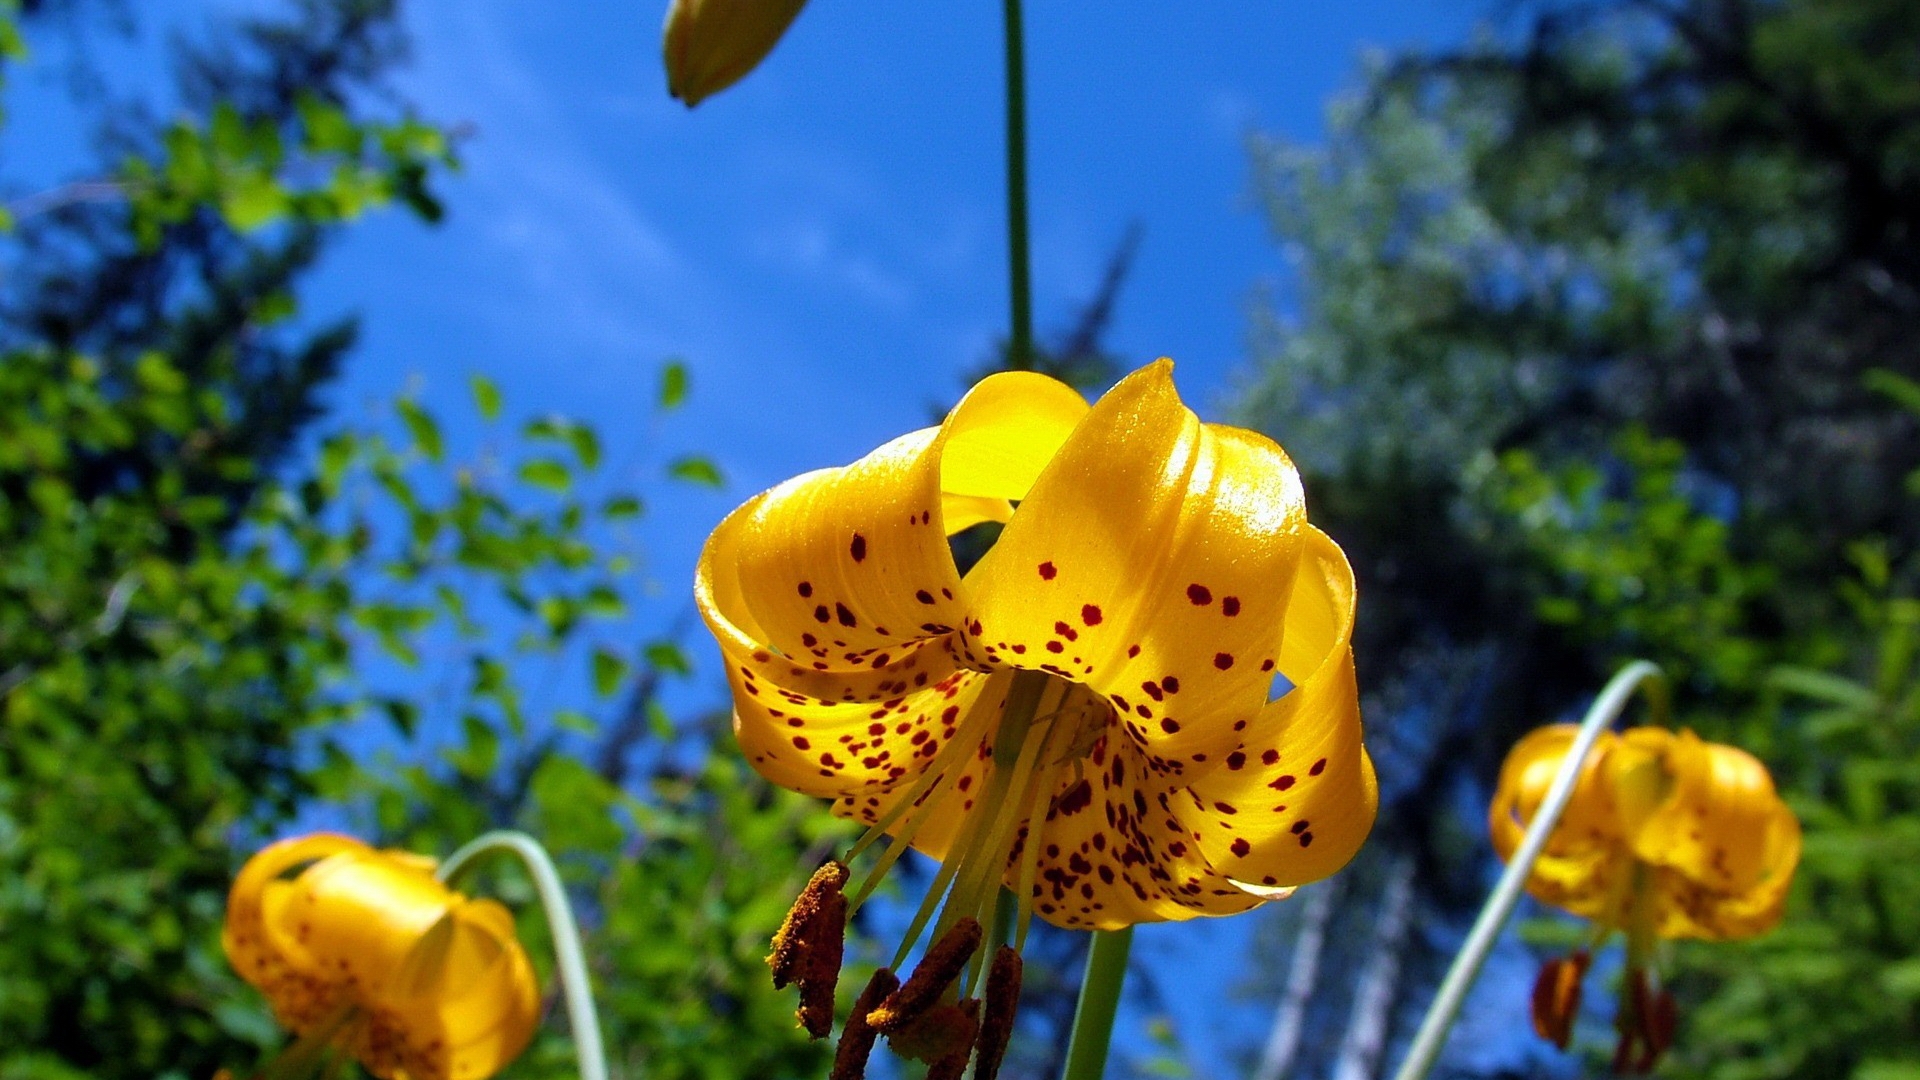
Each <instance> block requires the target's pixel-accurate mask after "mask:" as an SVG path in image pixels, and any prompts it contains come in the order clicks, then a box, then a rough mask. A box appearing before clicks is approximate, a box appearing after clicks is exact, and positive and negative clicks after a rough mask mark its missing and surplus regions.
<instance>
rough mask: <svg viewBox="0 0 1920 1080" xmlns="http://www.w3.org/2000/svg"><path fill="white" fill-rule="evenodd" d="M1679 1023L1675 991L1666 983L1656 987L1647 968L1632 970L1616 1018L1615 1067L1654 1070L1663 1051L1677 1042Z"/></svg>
mask: <svg viewBox="0 0 1920 1080" xmlns="http://www.w3.org/2000/svg"><path fill="white" fill-rule="evenodd" d="M1678 1023H1679V1015H1678V1010H1677V1009H1676V1007H1675V1005H1674V1002H1673V995H1672V994H1670V993H1668V992H1667V991H1666V989H1665V988H1664V987H1654V986H1653V985H1652V984H1651V983H1650V981H1649V980H1648V978H1647V972H1646V970H1645V969H1644V968H1635V969H1633V970H1631V971H1629V972H1628V973H1627V985H1626V988H1625V990H1624V991H1623V992H1622V993H1621V995H1620V1014H1619V1016H1618V1017H1617V1018H1616V1019H1615V1020H1614V1027H1615V1029H1616V1030H1618V1031H1619V1032H1620V1041H1619V1042H1617V1043H1615V1044H1614V1047H1613V1071H1614V1072H1615V1073H1623V1074H1626V1075H1638V1076H1645V1075H1646V1074H1648V1073H1651V1072H1652V1071H1653V1067H1654V1065H1656V1064H1658V1063H1659V1061H1660V1055H1662V1054H1664V1053H1666V1051H1667V1047H1669V1046H1672V1045H1673V1034H1674V1029H1675V1027H1676V1026H1677V1025H1678Z"/></svg>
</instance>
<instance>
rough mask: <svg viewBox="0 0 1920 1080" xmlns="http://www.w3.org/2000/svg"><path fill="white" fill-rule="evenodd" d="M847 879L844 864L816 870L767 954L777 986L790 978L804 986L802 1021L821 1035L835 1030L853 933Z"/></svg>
mask: <svg viewBox="0 0 1920 1080" xmlns="http://www.w3.org/2000/svg"><path fill="white" fill-rule="evenodd" d="M846 883H847V867H846V865H845V864H844V863H841V862H838V861H828V862H827V863H825V864H823V865H822V866H821V867H820V869H818V870H816V871H814V872H813V877H812V879H810V880H809V881H808V882H807V887H806V888H804V889H802V890H800V896H799V898H798V899H796V900H795V901H794V902H793V907H792V909H791V910H789V911H788V912H787V918H786V921H785V922H783V923H781V924H780V930H779V932H778V933H776V934H774V935H773V951H772V952H771V953H769V954H768V955H767V966H768V967H769V968H771V969H773V985H774V987H775V988H776V989H779V988H784V987H785V986H786V985H787V984H788V983H789V982H792V983H795V984H797V985H798V986H799V987H800V1010H799V1013H798V1016H799V1018H800V1025H801V1026H802V1027H804V1028H806V1029H807V1034H809V1035H811V1036H813V1037H814V1038H816V1039H824V1038H826V1037H827V1034H828V1033H829V1032H831V1031H832V1030H833V992H834V988H835V987H836V986H838V985H839V982H840V960H841V956H842V953H843V951H844V948H845V945H846V937H847V898H846V895H845V894H844V893H842V892H841V891H840V890H841V888H842V887H844V886H845V885H846Z"/></svg>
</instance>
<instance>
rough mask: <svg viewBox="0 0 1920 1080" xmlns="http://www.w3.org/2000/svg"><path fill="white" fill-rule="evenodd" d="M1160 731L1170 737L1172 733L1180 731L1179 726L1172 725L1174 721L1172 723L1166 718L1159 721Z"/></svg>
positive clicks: (1171, 720) (1170, 719)
mask: <svg viewBox="0 0 1920 1080" xmlns="http://www.w3.org/2000/svg"><path fill="white" fill-rule="evenodd" d="M1160 730H1161V731H1164V732H1166V733H1167V734H1169V735H1171V734H1173V733H1174V732H1176V731H1179V730H1180V725H1179V724H1177V723H1174V721H1173V719H1172V718H1171V717H1169V718H1167V719H1164V720H1161V721H1160Z"/></svg>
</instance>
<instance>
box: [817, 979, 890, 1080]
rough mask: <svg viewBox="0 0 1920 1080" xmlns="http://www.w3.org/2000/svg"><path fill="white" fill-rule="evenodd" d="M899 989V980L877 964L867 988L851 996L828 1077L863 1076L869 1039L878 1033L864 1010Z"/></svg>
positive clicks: (848, 1078) (850, 1078)
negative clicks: (848, 1011)
mask: <svg viewBox="0 0 1920 1080" xmlns="http://www.w3.org/2000/svg"><path fill="white" fill-rule="evenodd" d="M898 989H900V980H899V979H898V978H896V977H894V974H893V972H892V971H890V970H888V969H887V968H881V969H880V970H879V971H876V972H874V973H873V978H871V979H869V980H868V981H867V988H866V989H865V990H862V991H860V996H859V997H858V998H856V999H855V1000H854V1003H853V1015H851V1016H849V1017H847V1026H846V1027H844V1028H842V1029H840V1045H839V1046H837V1047H834V1050H833V1072H832V1073H831V1074H830V1075H829V1076H828V1080H866V1076H867V1058H868V1057H870V1056H872V1054H873V1041H874V1040H875V1039H877V1038H879V1037H880V1033H879V1032H878V1031H875V1030H874V1029H873V1025H872V1024H869V1023H867V1014H868V1013H870V1012H872V1011H873V1010H874V1009H875V1008H877V1007H878V1006H879V1004H880V1003H881V1002H882V1001H885V1000H886V999H887V996H888V995H890V994H892V993H893V992H894V991H895V990H898Z"/></svg>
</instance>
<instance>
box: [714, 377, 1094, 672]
mask: <svg viewBox="0 0 1920 1080" xmlns="http://www.w3.org/2000/svg"><path fill="white" fill-rule="evenodd" d="M1076 407H1077V408H1078V410H1080V411H1082V412H1084V410H1085V408H1086V405H1085V403H1084V402H1082V401H1081V400H1080V398H1079V395H1077V394H1075V393H1073V391H1072V390H1071V389H1068V388H1067V387H1065V386H1063V385H1062V384H1060V383H1058V382H1055V381H1054V380H1052V379H1047V378H1044V377H1042V376H1038V375H1032V374H1025V373H1015V374H1008V375H1001V376H995V377H993V378H990V379H987V380H985V381H983V382H982V383H980V385H978V386H976V387H975V388H974V389H973V391H972V392H971V393H969V394H968V395H967V396H966V397H965V398H964V399H962V401H961V402H960V404H959V405H957V406H955V408H954V410H953V412H952V413H951V414H950V415H949V416H948V418H947V421H946V423H945V424H943V425H941V426H940V427H938V428H928V429H925V430H921V431H916V432H913V433H911V434H908V435H903V436H901V437H900V438H898V439H895V440H894V441H892V442H890V443H888V444H887V445H885V446H883V447H881V448H880V449H878V450H876V451H874V452H873V453H871V454H868V455H867V456H866V457H864V458H861V459H860V460H859V461H857V462H854V463H853V464H851V465H848V466H845V467H844V468H837V469H821V470H818V471H815V472H811V473H807V474H805V475H803V476H799V477H796V478H794V479H792V480H789V481H787V482H786V483H784V484H781V485H779V486H778V487H775V488H774V489H772V490H771V491H768V492H766V493H765V494H764V495H761V496H759V497H758V498H755V499H754V500H752V501H750V502H748V503H747V504H746V505H745V506H743V507H741V508H740V509H739V510H736V511H734V513H733V514H731V515H730V516H729V517H728V518H727V520H726V521H725V522H724V523H722V524H721V526H720V528H718V529H717V530H715V532H714V534H713V537H712V538H711V539H710V540H709V541H708V543H707V546H706V549H705V550H704V551H703V552H702V555H701V560H700V568H699V572H698V574H697V578H696V584H695V594H696V597H697V598H698V600H699V602H700V607H701V613H702V614H703V615H705V616H706V618H707V621H708V623H709V625H711V626H713V627H714V631H715V633H716V634H717V635H719V636H720V637H721V638H722V639H723V640H724V639H728V638H738V639H746V640H749V641H752V642H753V643H754V644H755V645H756V647H757V648H760V649H764V650H768V651H771V652H777V653H780V654H783V655H785V656H787V657H790V658H792V659H794V660H795V661H800V660H806V659H808V658H813V659H817V660H819V661H821V662H822V663H824V664H825V665H826V669H827V670H858V669H859V668H862V667H865V666H867V665H868V664H869V663H870V660H871V658H873V657H876V656H878V655H880V654H881V653H884V652H888V651H897V650H898V649H899V648H900V647H901V645H902V644H903V643H904V642H907V641H910V640H913V639H915V638H924V637H929V636H939V635H941V634H945V633H947V632H948V631H949V630H950V629H951V628H953V627H956V626H958V625H960V624H961V623H962V622H963V621H964V619H965V616H966V614H967V607H966V603H965V599H964V598H963V597H962V596H961V584H960V578H959V574H958V572H957V571H956V570H955V569H954V565H953V555H952V552H951V551H950V550H949V549H948V547H947V533H948V528H947V526H946V523H945V517H944V515H945V510H946V506H947V500H948V499H949V498H956V499H957V500H958V501H957V502H956V504H955V505H956V508H957V509H965V508H968V507H971V508H972V509H966V510H965V512H967V513H968V514H970V515H972V514H976V513H985V511H983V510H981V509H980V507H981V506H982V505H986V504H983V503H982V500H989V501H990V500H996V499H997V500H1001V501H1004V500H1007V499H1011V498H1019V497H1021V496H1023V495H1024V494H1025V488H1026V485H1028V484H1030V483H1031V482H1032V480H1031V478H1032V477H1033V476H1035V475H1037V474H1038V473H1039V472H1040V470H1041V469H1042V468H1043V467H1044V465H1045V463H1046V461H1047V459H1048V458H1049V457H1051V456H1052V454H1053V452H1054V450H1055V449H1056V448H1057V447H1058V446H1059V444H1060V442H1062V441H1064V440H1065V439H1066V437H1067V434H1068V432H1070V431H1071V430H1072V423H1073V420H1074V419H1076V418H1077V417H1075V416H1074V415H1073V414H1074V411H1075V409H1076ZM722 575H726V576H728V577H730V578H731V580H721V578H722Z"/></svg>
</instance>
